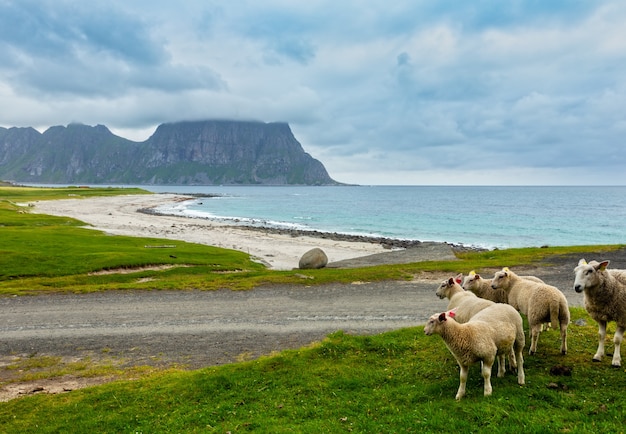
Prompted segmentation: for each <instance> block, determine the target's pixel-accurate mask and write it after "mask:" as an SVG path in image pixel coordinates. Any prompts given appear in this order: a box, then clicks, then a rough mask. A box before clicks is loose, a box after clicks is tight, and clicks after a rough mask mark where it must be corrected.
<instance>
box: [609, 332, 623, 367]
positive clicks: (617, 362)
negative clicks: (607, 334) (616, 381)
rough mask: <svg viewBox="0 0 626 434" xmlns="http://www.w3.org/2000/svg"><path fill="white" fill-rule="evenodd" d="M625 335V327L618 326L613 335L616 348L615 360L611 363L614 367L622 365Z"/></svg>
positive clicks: (614, 351)
mask: <svg viewBox="0 0 626 434" xmlns="http://www.w3.org/2000/svg"><path fill="white" fill-rule="evenodd" d="M623 337H624V327H620V326H617V329H616V330H615V336H613V344H614V345H615V349H614V350H613V361H612V362H611V365H612V366H613V367H614V368H619V367H620V366H622V354H621V352H622V338H623Z"/></svg>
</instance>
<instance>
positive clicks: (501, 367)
mask: <svg viewBox="0 0 626 434" xmlns="http://www.w3.org/2000/svg"><path fill="white" fill-rule="evenodd" d="M505 373H506V355H505V354H502V355H499V356H498V378H502V377H504V374H505Z"/></svg>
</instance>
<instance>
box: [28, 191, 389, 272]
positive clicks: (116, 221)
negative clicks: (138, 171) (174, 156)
mask: <svg viewBox="0 0 626 434" xmlns="http://www.w3.org/2000/svg"><path fill="white" fill-rule="evenodd" d="M184 200H192V198H191V197H187V196H182V195H175V194H150V195H122V196H110V197H94V198H72V199H61V200H46V201H36V202H33V203H31V205H34V207H32V210H33V212H38V213H42V214H51V215H56V216H68V217H73V218H76V219H78V220H81V221H83V222H85V223H87V224H88V225H90V226H89V227H90V228H92V229H95V230H100V231H103V232H105V233H108V234H113V235H128V236H138V237H153V238H164V239H168V240H181V241H187V242H192V243H199V244H206V245H211V246H216V247H223V248H227V249H234V250H240V251H242V252H245V253H248V254H249V255H251V256H252V257H253V258H254V259H255V260H257V261H259V262H262V263H264V264H266V265H267V266H268V267H269V268H271V269H275V270H291V269H294V268H297V267H298V262H299V261H300V258H301V257H302V255H303V254H304V253H306V252H307V251H309V250H311V249H313V248H315V247H319V248H321V249H322V250H323V251H324V252H325V253H326V255H327V256H328V260H329V262H335V261H341V260H345V259H352V258H358V257H362V256H367V255H371V254H375V253H382V252H388V250H387V249H386V248H385V247H383V246H382V245H381V244H379V243H371V242H353V241H336V240H331V239H325V238H319V237H314V236H311V237H309V236H301V235H299V236H293V235H289V234H274V233H266V232H262V231H258V230H249V229H246V228H244V227H237V226H230V225H226V224H223V223H220V222H215V221H211V220H206V219H197V218H186V217H178V216H162V215H153V214H146V213H142V212H139V211H138V210H140V209H144V208H152V207H155V206H159V205H163V204H166V203H169V202H180V201H184Z"/></svg>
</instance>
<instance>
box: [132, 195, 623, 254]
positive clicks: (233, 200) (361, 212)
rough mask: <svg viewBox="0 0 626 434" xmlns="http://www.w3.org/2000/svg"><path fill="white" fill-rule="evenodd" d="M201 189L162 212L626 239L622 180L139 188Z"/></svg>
mask: <svg viewBox="0 0 626 434" xmlns="http://www.w3.org/2000/svg"><path fill="white" fill-rule="evenodd" d="M142 188H146V189H148V190H150V191H153V192H168V193H184V194H189V193H193V194H200V195H207V197H197V198H195V199H193V200H190V201H187V202H183V203H176V204H164V205H163V206H162V207H160V209H159V211H160V212H165V213H171V214H176V215H185V216H189V217H196V218H209V219H216V220H222V221H227V222H230V223H233V224H244V225H253V226H261V227H263V226H268V227H280V228H293V229H301V230H317V231H322V232H339V233H346V234H357V235H368V236H376V237H388V238H396V239H403V240H420V241H439V242H449V243H454V244H463V245H467V246H476V247H484V248H489V249H492V248H511V247H537V246H544V245H548V246H565V245H589V244H622V243H626V187H625V186H610V187H596V186H593V187H573V186H567V187H552V186H550V187H537V186H532V187H517V186H516V187H508V186H506V187H504V186H503V187H487V186H467V187H465V186H340V187H303V186H271V187H270V186H245V187H243V186H242V187H233V186H228V187H227V186H202V187H200V186H193V187H181V186H143V187H142Z"/></svg>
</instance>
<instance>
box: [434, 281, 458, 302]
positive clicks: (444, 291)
mask: <svg viewBox="0 0 626 434" xmlns="http://www.w3.org/2000/svg"><path fill="white" fill-rule="evenodd" d="M455 284H457V283H456V278H454V277H450V278H449V279H447V280H444V281H443V282H441V284H440V285H439V287H438V288H437V291H435V295H436V296H437V297H439V298H441V299H444V298H446V297H447V296H448V295H449V294H450V288H452V287H453V286H454V285H455Z"/></svg>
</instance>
